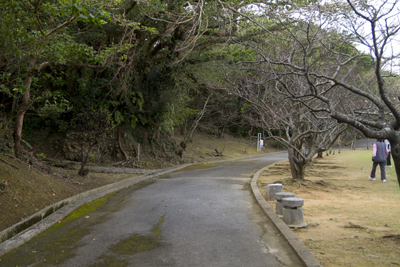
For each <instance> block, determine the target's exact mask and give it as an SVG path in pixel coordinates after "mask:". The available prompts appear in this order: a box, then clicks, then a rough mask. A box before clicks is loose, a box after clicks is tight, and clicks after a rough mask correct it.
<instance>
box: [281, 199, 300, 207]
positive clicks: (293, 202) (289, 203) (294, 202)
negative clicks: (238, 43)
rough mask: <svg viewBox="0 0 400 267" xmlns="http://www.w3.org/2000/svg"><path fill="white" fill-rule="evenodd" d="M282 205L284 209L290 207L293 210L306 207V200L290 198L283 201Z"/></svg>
mask: <svg viewBox="0 0 400 267" xmlns="http://www.w3.org/2000/svg"><path fill="white" fill-rule="evenodd" d="M282 204H283V206H284V207H288V208H291V209H295V208H300V207H303V205H304V199H302V198H297V197H288V198H284V199H282Z"/></svg>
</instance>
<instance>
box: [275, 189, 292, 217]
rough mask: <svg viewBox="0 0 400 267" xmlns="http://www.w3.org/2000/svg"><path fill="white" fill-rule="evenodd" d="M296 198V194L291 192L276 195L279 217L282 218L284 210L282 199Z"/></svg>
mask: <svg viewBox="0 0 400 267" xmlns="http://www.w3.org/2000/svg"><path fill="white" fill-rule="evenodd" d="M294 196H295V193H290V192H278V193H275V198H276V214H278V216H282V210H283V203H282V199H284V198H288V197H294Z"/></svg>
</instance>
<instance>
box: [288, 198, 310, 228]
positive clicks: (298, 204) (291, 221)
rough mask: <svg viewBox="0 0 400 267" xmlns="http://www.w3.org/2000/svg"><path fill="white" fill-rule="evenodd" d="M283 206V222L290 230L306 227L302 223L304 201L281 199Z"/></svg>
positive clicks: (299, 199) (300, 199)
mask: <svg viewBox="0 0 400 267" xmlns="http://www.w3.org/2000/svg"><path fill="white" fill-rule="evenodd" d="M282 204H283V210H282V215H283V221H284V222H285V223H286V224H287V226H289V227H292V228H302V227H306V226H307V224H306V223H305V222H304V221H303V209H302V207H303V205H304V199H302V198H295V197H288V198H283V199H282Z"/></svg>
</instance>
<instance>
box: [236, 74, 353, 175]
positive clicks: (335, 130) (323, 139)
mask: <svg viewBox="0 0 400 267" xmlns="http://www.w3.org/2000/svg"><path fill="white" fill-rule="evenodd" d="M264 74H265V73H264ZM269 76H270V77H274V75H273V74H272V73H271V74H270V75H269ZM292 82H293V83H292V85H293V86H297V85H298V83H296V82H294V81H292ZM232 83H233V87H236V88H237V86H239V88H238V89H236V90H233V91H234V93H235V94H236V95H238V96H240V97H242V98H243V99H245V100H246V103H247V105H246V107H247V108H245V109H244V116H246V117H247V119H248V120H249V121H250V122H251V124H252V125H254V126H257V127H260V128H262V129H264V130H265V131H266V132H267V133H268V134H269V136H270V137H272V138H273V139H275V140H277V141H279V142H282V143H284V144H285V145H286V146H287V147H288V158H289V163H290V169H291V174H292V178H293V179H294V180H304V178H305V176H304V175H305V170H306V167H307V166H308V165H309V163H310V162H311V161H312V158H313V157H314V156H315V155H316V154H317V153H319V152H322V151H324V150H326V149H327V148H330V147H332V146H333V144H334V143H335V141H336V140H337V138H338V137H339V136H340V134H341V133H342V132H343V131H344V130H345V129H346V128H347V126H346V125H343V124H338V123H337V122H336V121H335V120H333V119H331V118H330V117H329V114H325V115H324V116H321V114H319V116H316V115H315V114H313V113H312V112H311V111H310V109H309V108H307V107H306V106H305V105H304V104H303V103H302V102H299V101H296V100H293V99H292V98H291V97H288V96H287V94H286V93H285V92H284V91H282V89H281V88H280V85H281V84H280V83H275V84H274V83H272V82H271V81H270V80H268V78H266V76H265V75H264V76H262V75H251V76H250V75H247V76H246V77H244V78H243V77H241V78H240V80H239V81H237V80H236V81H232ZM314 104H318V103H315V101H314V103H311V102H309V103H308V105H314ZM281 132H283V133H284V134H283V135H281V134H280V133H281Z"/></svg>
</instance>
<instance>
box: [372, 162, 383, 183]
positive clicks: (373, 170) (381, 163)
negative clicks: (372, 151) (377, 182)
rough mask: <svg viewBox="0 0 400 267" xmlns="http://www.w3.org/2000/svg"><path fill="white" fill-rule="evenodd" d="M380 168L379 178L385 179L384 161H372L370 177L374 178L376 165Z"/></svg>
mask: <svg viewBox="0 0 400 267" xmlns="http://www.w3.org/2000/svg"><path fill="white" fill-rule="evenodd" d="M378 164H379V167H380V168H381V180H382V181H383V180H386V171H385V164H386V162H374V163H373V164H372V171H371V175H370V176H371V178H375V172H376V167H377V166H378Z"/></svg>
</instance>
